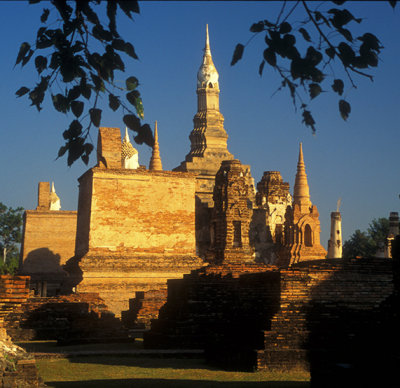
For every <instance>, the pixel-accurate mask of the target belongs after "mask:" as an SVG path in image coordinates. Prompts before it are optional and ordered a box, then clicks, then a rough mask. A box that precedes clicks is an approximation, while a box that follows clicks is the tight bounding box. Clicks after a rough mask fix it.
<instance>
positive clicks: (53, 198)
mask: <svg viewBox="0 0 400 388" xmlns="http://www.w3.org/2000/svg"><path fill="white" fill-rule="evenodd" d="M49 205H50V209H49V210H60V209H61V203H60V198H59V197H58V195H57V194H56V189H55V187H54V182H51V190H50V203H49Z"/></svg>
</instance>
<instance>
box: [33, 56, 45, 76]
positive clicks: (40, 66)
mask: <svg viewBox="0 0 400 388" xmlns="http://www.w3.org/2000/svg"><path fill="white" fill-rule="evenodd" d="M35 66H36V71H37V72H38V74H40V73H41V72H42V71H43V70H44V69H46V67H47V58H45V57H43V56H42V55H38V56H37V57H36V58H35Z"/></svg>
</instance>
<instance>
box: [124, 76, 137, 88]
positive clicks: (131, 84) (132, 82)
mask: <svg viewBox="0 0 400 388" xmlns="http://www.w3.org/2000/svg"><path fill="white" fill-rule="evenodd" d="M125 84H126V89H127V90H134V89H136V88H137V86H138V85H139V81H138V79H137V78H136V77H133V76H131V77H129V78H127V79H126V81H125Z"/></svg>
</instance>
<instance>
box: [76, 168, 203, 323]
mask: <svg viewBox="0 0 400 388" xmlns="http://www.w3.org/2000/svg"><path fill="white" fill-rule="evenodd" d="M79 181H80V190H79V191H80V192H79V207H78V209H79V210H78V214H79V216H78V229H77V235H78V239H77V244H76V247H77V248H76V258H75V261H76V266H77V267H76V271H75V274H74V276H75V277H76V279H77V281H76V283H77V284H76V286H77V288H76V289H77V290H78V291H79V292H99V293H100V296H101V297H102V298H104V300H105V301H106V303H107V305H108V306H109V307H110V309H111V310H112V311H113V312H114V313H115V314H116V315H117V316H120V314H121V311H125V310H127V309H128V307H129V306H128V301H129V299H130V298H132V296H133V295H135V292H136V291H150V290H161V289H165V288H166V281H167V279H175V278H181V277H182V276H183V274H185V273H189V272H190V271H191V270H192V269H195V268H199V267H201V266H202V265H203V262H202V260H201V259H199V258H198V257H196V256H195V250H196V247H195V233H194V230H195V198H194V192H195V177H194V174H190V173H179V172H171V171H147V170H143V169H140V170H124V169H114V170H113V169H101V168H93V169H91V170H89V171H88V172H86V173H85V174H84V175H83V176H82V177H81V178H80V180H79Z"/></svg>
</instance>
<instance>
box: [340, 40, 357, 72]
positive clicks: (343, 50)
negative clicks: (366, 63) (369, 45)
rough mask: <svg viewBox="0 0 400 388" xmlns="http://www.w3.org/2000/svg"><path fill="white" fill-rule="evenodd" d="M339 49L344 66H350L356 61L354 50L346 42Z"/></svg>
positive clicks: (341, 43)
mask: <svg viewBox="0 0 400 388" xmlns="http://www.w3.org/2000/svg"><path fill="white" fill-rule="evenodd" d="M338 49H339V52H340V57H341V58H342V61H343V64H344V66H349V65H350V64H351V63H352V62H353V61H354V58H355V56H356V54H355V53H354V51H353V49H352V48H351V47H350V46H349V45H348V44H347V43H344V42H340V44H339V46H338Z"/></svg>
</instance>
